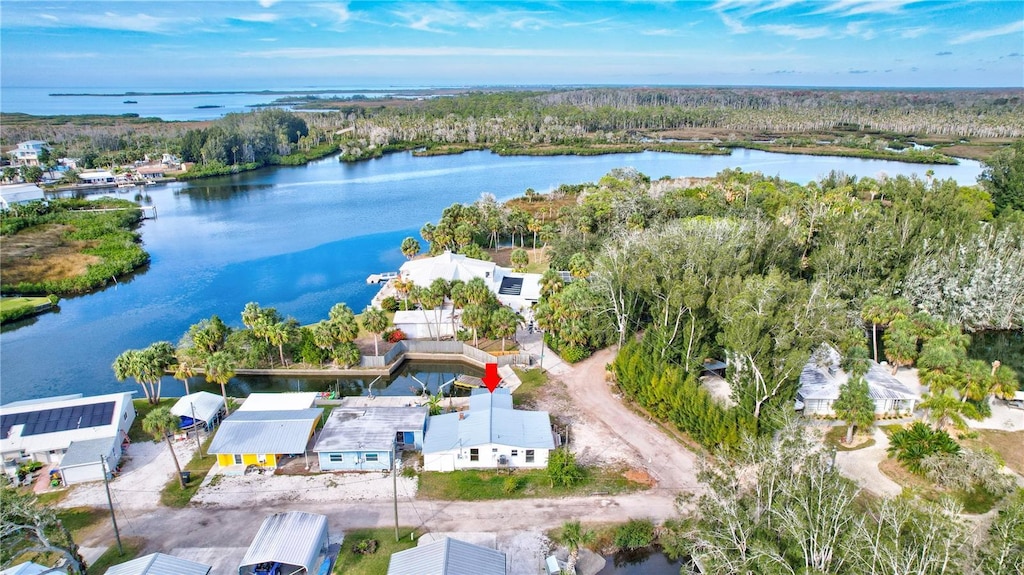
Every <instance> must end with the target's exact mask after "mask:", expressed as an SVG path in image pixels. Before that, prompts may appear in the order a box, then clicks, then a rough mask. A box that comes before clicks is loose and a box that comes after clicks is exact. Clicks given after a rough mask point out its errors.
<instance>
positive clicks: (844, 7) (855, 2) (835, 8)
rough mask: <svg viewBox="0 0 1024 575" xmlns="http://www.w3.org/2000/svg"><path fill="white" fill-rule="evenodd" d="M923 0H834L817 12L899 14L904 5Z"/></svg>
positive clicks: (851, 14)
mask: <svg viewBox="0 0 1024 575" xmlns="http://www.w3.org/2000/svg"><path fill="white" fill-rule="evenodd" d="M920 1H921V0H834V1H833V2H832V3H831V4H829V5H828V6H824V7H822V8H820V9H818V10H817V11H815V12H814V13H815V14H839V15H840V16H858V15H861V14H897V13H899V12H900V11H902V10H903V7H904V6H907V5H908V4H913V3H915V2H920Z"/></svg>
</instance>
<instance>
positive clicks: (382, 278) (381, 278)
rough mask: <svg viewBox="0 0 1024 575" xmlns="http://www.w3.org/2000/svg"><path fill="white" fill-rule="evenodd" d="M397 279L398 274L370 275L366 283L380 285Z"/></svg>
mask: <svg viewBox="0 0 1024 575" xmlns="http://www.w3.org/2000/svg"><path fill="white" fill-rule="evenodd" d="M397 277H398V272H383V273H379V274H370V275H369V277H367V278H366V283H368V284H379V283H384V282H386V281H388V280H393V279H395V278H397Z"/></svg>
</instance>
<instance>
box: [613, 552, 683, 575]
mask: <svg viewBox="0 0 1024 575" xmlns="http://www.w3.org/2000/svg"><path fill="white" fill-rule="evenodd" d="M605 560H606V561H607V563H606V564H605V567H604V569H602V570H600V571H598V572H597V575H677V574H678V573H679V572H680V567H681V566H682V561H680V560H678V559H677V560H675V561H672V560H670V559H669V558H668V557H666V556H665V554H664V553H663V552H662V550H661V548H660V547H658V546H652V547H643V548H641V549H633V550H622V551H619V552H617V553H615V554H614V555H607V556H605Z"/></svg>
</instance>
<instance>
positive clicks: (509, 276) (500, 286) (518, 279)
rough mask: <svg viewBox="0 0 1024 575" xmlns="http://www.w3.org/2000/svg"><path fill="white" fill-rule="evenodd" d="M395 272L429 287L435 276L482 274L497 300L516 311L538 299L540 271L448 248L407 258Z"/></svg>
mask: <svg viewBox="0 0 1024 575" xmlns="http://www.w3.org/2000/svg"><path fill="white" fill-rule="evenodd" d="M399 275H400V276H401V277H402V278H403V279H405V280H406V281H409V280H412V282H413V283H414V284H416V285H418V286H420V287H430V284H431V283H432V282H433V281H434V280H435V279H437V278H442V279H444V280H445V281H448V282H450V281H452V280H462V281H464V282H468V281H469V280H471V279H473V278H483V280H484V283H486V284H487V287H488V288H489V289H490V290H491V291H492V292H494V295H496V296H498V301H500V302H501V303H502V304H504V305H506V306H508V307H510V308H512V309H513V310H514V311H516V312H524V311H526V310H529V309H530V306H532V305H533V304H535V303H537V300H539V299H540V274H526V273H518V272H514V271H512V270H510V269H508V268H503V267H501V266H499V265H497V264H495V263H494V262H487V261H483V260H476V259H473V258H469V257H466V256H464V255H462V254H453V253H451V252H444V253H443V254H441V255H439V256H435V257H432V258H422V259H418V260H411V261H407V262H405V263H404V264H402V267H401V268H400V269H399Z"/></svg>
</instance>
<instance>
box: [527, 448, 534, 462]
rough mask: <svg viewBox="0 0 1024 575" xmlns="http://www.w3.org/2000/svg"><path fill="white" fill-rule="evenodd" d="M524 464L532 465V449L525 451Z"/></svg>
mask: <svg viewBox="0 0 1024 575" xmlns="http://www.w3.org/2000/svg"><path fill="white" fill-rule="evenodd" d="M526 462H527V463H533V450H532V449H527V450H526Z"/></svg>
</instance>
